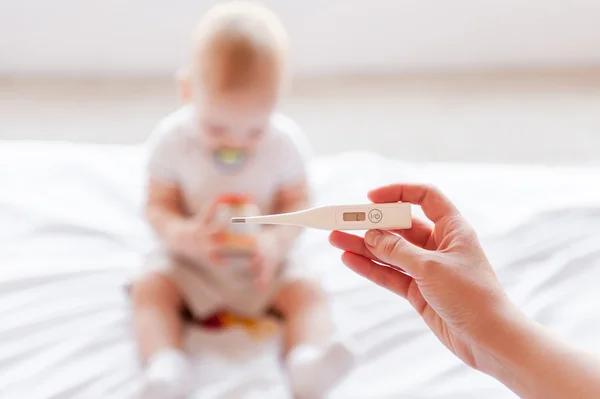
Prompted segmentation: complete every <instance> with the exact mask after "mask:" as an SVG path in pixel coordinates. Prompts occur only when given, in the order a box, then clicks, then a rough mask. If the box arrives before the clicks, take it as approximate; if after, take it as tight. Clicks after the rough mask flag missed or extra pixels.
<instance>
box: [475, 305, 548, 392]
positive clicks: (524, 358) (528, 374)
mask: <svg viewBox="0 0 600 399" xmlns="http://www.w3.org/2000/svg"><path fill="white" fill-rule="evenodd" d="M507 302H508V301H507ZM544 339H545V337H544V336H543V334H542V331H541V327H540V326H539V325H538V324H537V323H536V322H534V321H532V320H530V319H529V318H527V317H526V316H525V315H524V314H523V313H522V312H521V311H520V310H519V309H518V308H516V306H514V305H513V304H512V303H510V302H509V303H508V304H507V305H505V307H504V308H503V309H502V310H501V311H500V312H499V313H498V315H497V318H496V319H495V321H494V322H493V323H491V324H490V330H489V334H488V336H487V337H486V338H485V339H484V340H483V341H482V344H481V347H482V348H483V350H484V351H485V352H487V353H488V354H489V355H490V356H489V361H486V362H484V363H482V365H481V367H477V369H478V370H479V371H482V372H484V373H486V374H488V375H490V376H492V377H494V378H495V379H497V380H498V381H500V382H502V383H503V384H504V385H506V386H507V387H508V388H510V389H511V390H512V391H513V392H515V393H517V394H518V395H524V394H525V393H528V392H531V389H530V388H531V387H530V386H529V385H531V384H532V383H535V382H534V381H533V380H534V378H533V377H532V373H535V369H536V367H539V361H540V358H539V355H540V353H541V351H543V349H542V348H543V345H542V344H541V342H542V341H543V340H544ZM540 345H541V346H540Z"/></svg>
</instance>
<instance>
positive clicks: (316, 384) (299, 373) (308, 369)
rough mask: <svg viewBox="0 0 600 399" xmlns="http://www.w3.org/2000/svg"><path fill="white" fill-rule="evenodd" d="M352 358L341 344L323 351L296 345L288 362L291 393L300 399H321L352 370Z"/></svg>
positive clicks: (347, 347) (348, 350)
mask: <svg viewBox="0 0 600 399" xmlns="http://www.w3.org/2000/svg"><path fill="white" fill-rule="evenodd" d="M354 363H355V355H354V353H353V351H352V350H351V348H350V347H349V346H348V345H347V344H344V343H342V342H332V343H331V344H330V345H328V346H326V347H324V348H318V347H314V346H309V345H299V346H297V347H295V348H293V349H292V351H291V352H290V354H289V355H288V358H287V369H288V373H289V376H290V380H291V383H292V388H293V390H294V393H295V394H296V395H297V397H298V398H300V399H318V398H323V397H324V396H325V395H326V394H327V392H329V391H330V390H331V389H332V388H333V387H335V385H337V384H338V383H339V382H340V381H341V380H342V379H343V378H344V376H345V375H346V374H348V372H350V370H351V369H352V367H354Z"/></svg>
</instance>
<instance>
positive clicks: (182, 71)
mask: <svg viewBox="0 0 600 399" xmlns="http://www.w3.org/2000/svg"><path fill="white" fill-rule="evenodd" d="M175 80H176V81H177V86H178V88H179V97H180V98H181V100H182V101H183V102H184V103H189V102H191V101H192V84H191V82H190V73H189V71H188V69H187V68H179V69H178V70H177V72H176V73H175Z"/></svg>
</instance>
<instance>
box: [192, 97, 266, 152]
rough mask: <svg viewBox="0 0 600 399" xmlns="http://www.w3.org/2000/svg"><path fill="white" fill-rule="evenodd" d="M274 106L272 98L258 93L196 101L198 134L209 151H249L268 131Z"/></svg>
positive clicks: (204, 98) (205, 98)
mask: <svg viewBox="0 0 600 399" xmlns="http://www.w3.org/2000/svg"><path fill="white" fill-rule="evenodd" d="M274 106H275V99H274V98H273V96H269V95H266V94H265V93H261V92H260V91H257V90H240V91H235V92H230V93H223V94H219V95H213V96H204V97H203V98H201V99H198V100H197V101H196V107H197V109H198V111H199V116H200V127H201V129H200V131H201V134H202V137H203V139H204V142H205V145H206V146H207V147H208V148H209V149H210V150H219V149H231V150H238V151H244V152H251V151H252V150H253V149H254V148H255V147H256V146H257V145H258V143H260V140H261V139H262V137H263V136H264V135H265V133H266V132H267V130H268V128H269V124H270V118H271V114H272V113H273V108H274Z"/></svg>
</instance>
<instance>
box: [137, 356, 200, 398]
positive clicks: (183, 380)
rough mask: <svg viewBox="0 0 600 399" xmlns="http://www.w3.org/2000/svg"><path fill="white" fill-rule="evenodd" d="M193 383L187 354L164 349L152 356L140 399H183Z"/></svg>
mask: <svg viewBox="0 0 600 399" xmlns="http://www.w3.org/2000/svg"><path fill="white" fill-rule="evenodd" d="M190 383H191V376H190V366H189V363H188V361H187V359H186V357H185V354H184V353H183V352H181V351H179V350H177V349H171V348H170V349H163V350H161V351H159V352H157V353H155V354H154V355H152V356H151V357H150V359H149V361H148V368H147V369H146V373H145V376H144V381H143V385H142V389H141V392H140V394H139V395H138V396H139V399H181V398H184V397H185V395H187V393H188V391H189V388H190Z"/></svg>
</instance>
